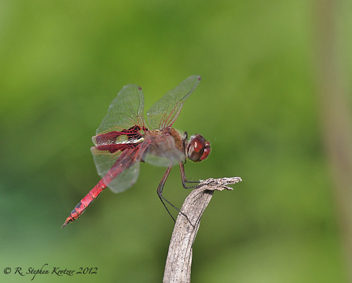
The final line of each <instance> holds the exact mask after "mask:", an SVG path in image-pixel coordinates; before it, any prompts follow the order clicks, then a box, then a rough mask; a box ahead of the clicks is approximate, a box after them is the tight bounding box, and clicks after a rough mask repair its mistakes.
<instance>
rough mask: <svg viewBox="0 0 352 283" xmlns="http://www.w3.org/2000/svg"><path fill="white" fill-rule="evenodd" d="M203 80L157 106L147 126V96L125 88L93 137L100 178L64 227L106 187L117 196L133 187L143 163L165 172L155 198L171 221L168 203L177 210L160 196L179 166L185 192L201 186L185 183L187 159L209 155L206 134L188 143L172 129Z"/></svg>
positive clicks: (191, 79)
mask: <svg viewBox="0 0 352 283" xmlns="http://www.w3.org/2000/svg"><path fill="white" fill-rule="evenodd" d="M200 80H201V77H200V76H197V75H195V76H191V77H189V78H187V79H186V80H184V81H183V82H182V83H181V84H179V85H178V86H177V87H176V88H174V89H173V90H171V91H169V92H168V93H166V94H165V95H164V96H163V97H162V98H161V99H160V100H159V101H157V102H156V103H155V104H153V105H152V106H151V108H150V109H149V111H148V112H147V118H148V122H149V126H148V124H147V123H146V121H145V119H144V95H143V91H142V89H141V87H139V86H137V85H133V84H132V85H127V86H125V87H123V89H122V90H121V91H120V92H119V93H118V95H117V97H116V98H115V99H114V100H113V101H112V103H111V105H110V107H109V109H108V112H107V114H106V116H105V118H104V119H103V121H102V123H101V125H100V126H99V128H98V129H97V131H96V135H95V136H93V137H92V141H93V143H94V146H93V147H92V148H91V152H92V154H93V158H94V163H95V165H96V168H97V171H98V174H99V175H100V176H101V178H102V179H101V180H100V181H99V182H98V184H97V185H96V186H95V187H94V188H93V189H92V190H91V191H90V192H89V193H88V194H87V195H86V196H85V197H84V198H83V199H82V200H81V201H80V202H79V203H78V204H77V205H76V207H75V208H74V209H73V210H72V212H71V214H70V215H69V216H68V217H67V219H66V221H65V223H64V224H63V225H62V228H63V227H65V226H66V225H67V224H68V223H70V222H73V221H75V220H76V219H77V218H79V217H80V216H81V215H82V214H83V212H84V211H85V210H86V209H87V207H88V206H89V205H90V204H91V203H92V202H93V200H95V199H96V198H97V197H98V196H99V195H100V193H101V192H102V191H103V190H104V189H106V188H107V187H108V188H110V189H111V191H113V192H114V193H120V192H123V191H125V190H126V189H128V188H130V187H131V186H132V185H133V184H135V182H136V181H137V178H138V175H139V168H140V163H141V162H147V163H150V164H152V165H156V166H164V167H167V169H166V172H165V174H164V176H163V177H162V179H161V181H160V183H159V185H158V188H157V194H158V197H159V199H160V200H161V202H162V204H163V205H164V207H165V208H166V210H167V212H168V213H169V214H170V216H171V217H172V215H171V213H170V212H169V210H168V209H167V207H166V205H165V202H167V203H168V204H170V205H171V206H173V205H172V204H171V203H170V202H169V201H167V200H166V199H165V198H164V197H163V195H162V192H163V188H164V185H165V182H166V180H167V177H168V175H169V173H170V171H171V168H172V167H173V166H175V165H179V167H180V172H181V180H182V185H183V187H184V188H194V187H196V185H195V186H187V183H199V181H190V180H188V179H187V178H186V175H185V170H184V164H185V163H186V161H187V159H189V160H191V161H193V162H199V161H202V160H204V159H206V158H207V157H208V156H209V154H210V151H211V148H210V142H209V141H207V140H205V138H204V137H203V136H202V135H200V134H195V135H192V136H191V137H190V138H189V139H188V135H187V132H182V131H179V130H176V129H174V128H173V127H172V125H173V123H174V122H175V120H176V119H177V117H178V115H179V113H180V111H181V109H182V106H183V104H184V102H185V101H186V99H187V98H188V97H189V96H190V95H191V93H192V92H193V91H194V90H195V89H196V88H197V86H198V84H199V82H200ZM164 201H165V202H164ZM173 207H174V206H173ZM172 218H173V217H172ZM173 219H174V218H173Z"/></svg>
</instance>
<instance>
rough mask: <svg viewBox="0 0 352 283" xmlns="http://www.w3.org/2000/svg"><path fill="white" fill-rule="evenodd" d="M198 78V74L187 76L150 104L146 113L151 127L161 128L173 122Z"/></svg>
mask: <svg viewBox="0 0 352 283" xmlns="http://www.w3.org/2000/svg"><path fill="white" fill-rule="evenodd" d="M200 79H201V78H200V76H191V77H189V78H187V79H186V80H184V81H183V82H182V83H180V84H179V85H178V86H177V87H176V88H174V89H173V90H171V91H169V92H168V93H166V94H165V95H164V96H163V97H162V98H161V99H160V100H159V101H157V102H156V103H155V104H153V105H152V107H151V108H150V109H149V111H148V113H147V116H148V122H149V125H150V126H151V128H152V129H163V128H165V127H168V126H171V125H172V124H173V123H174V122H175V120H176V118H177V116H178V114H179V113H180V111H181V108H182V106H183V103H184V102H185V101H186V99H187V98H188V97H189V96H190V95H191V93H192V92H193V91H194V90H195V89H196V87H197V86H198V84H199V82H200Z"/></svg>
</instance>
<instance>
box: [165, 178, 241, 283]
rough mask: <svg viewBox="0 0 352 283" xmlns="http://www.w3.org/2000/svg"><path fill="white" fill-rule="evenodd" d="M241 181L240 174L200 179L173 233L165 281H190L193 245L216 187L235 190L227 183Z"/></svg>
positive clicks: (184, 206) (174, 282) (217, 188)
mask: <svg viewBox="0 0 352 283" xmlns="http://www.w3.org/2000/svg"><path fill="white" fill-rule="evenodd" d="M240 181H242V179H241V178H240V177H232V178H220V179H213V178H210V179H207V180H204V181H201V182H200V184H199V185H198V186H197V188H196V189H194V190H193V191H192V192H191V193H190V194H189V195H188V196H187V198H186V199H185V201H184V203H183V205H182V208H181V211H182V213H183V214H184V215H187V218H188V219H187V218H186V217H184V215H182V214H181V213H179V215H178V217H177V220H176V223H175V228H174V231H173V233H172V237H171V241H170V246H169V252H168V255H167V260H166V266H165V271H164V279H163V282H164V283H176V282H177V283H180V282H191V265H192V245H193V242H194V240H195V238H196V235H197V232H198V229H199V225H200V219H201V217H202V214H203V212H204V210H205V209H206V207H207V206H208V204H209V202H210V200H211V198H212V196H213V194H214V191H223V190H233V188H231V187H228V186H227V185H230V184H236V183H238V182H240Z"/></svg>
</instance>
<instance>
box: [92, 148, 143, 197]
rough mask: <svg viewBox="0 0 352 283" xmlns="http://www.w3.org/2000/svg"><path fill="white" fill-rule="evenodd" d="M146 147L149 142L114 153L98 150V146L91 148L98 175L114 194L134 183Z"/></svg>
mask: <svg viewBox="0 0 352 283" xmlns="http://www.w3.org/2000/svg"><path fill="white" fill-rule="evenodd" d="M148 145H149V142H142V143H140V144H130V147H128V148H125V149H123V150H120V151H116V152H114V153H111V152H110V151H108V150H99V149H98V148H99V146H96V147H92V148H91V151H92V154H93V158H94V163H95V165H96V167H97V171H98V174H99V175H100V176H101V177H102V179H103V181H104V184H105V185H106V186H107V187H109V188H110V189H111V190H112V191H113V192H114V193H119V192H123V191H125V190H127V189H128V188H129V187H131V186H132V185H133V184H134V183H135V182H136V180H137V178H138V175H139V163H140V161H141V159H142V155H143V153H144V151H145V150H146V148H147V147H148Z"/></svg>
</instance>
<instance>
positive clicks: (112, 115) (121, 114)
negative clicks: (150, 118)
mask: <svg viewBox="0 0 352 283" xmlns="http://www.w3.org/2000/svg"><path fill="white" fill-rule="evenodd" d="M143 109H144V96H143V91H142V89H141V88H140V87H139V86H137V85H127V86H124V87H123V89H122V90H121V91H120V92H119V93H118V95H117V97H116V98H115V99H114V100H113V101H112V103H111V105H110V106H109V109H108V113H107V114H106V116H105V118H104V120H103V122H102V123H101V125H100V126H99V128H98V129H97V132H96V134H97V135H98V134H103V133H107V132H111V131H121V130H124V129H129V128H130V127H132V126H135V125H139V126H140V127H141V128H142V127H143V126H144V125H145V121H144V118H143Z"/></svg>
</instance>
